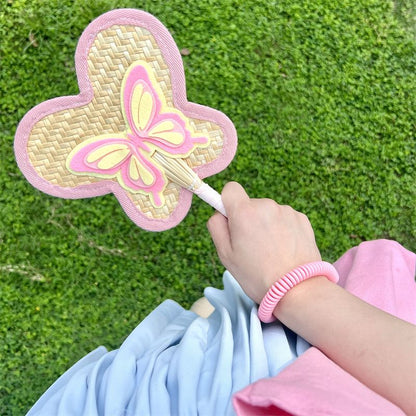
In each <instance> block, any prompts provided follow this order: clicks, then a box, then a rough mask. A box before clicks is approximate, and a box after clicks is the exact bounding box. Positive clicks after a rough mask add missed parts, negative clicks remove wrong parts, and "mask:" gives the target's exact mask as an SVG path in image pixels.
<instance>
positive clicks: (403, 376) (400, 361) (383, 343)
mask: <svg viewBox="0 0 416 416" xmlns="http://www.w3.org/2000/svg"><path fill="white" fill-rule="evenodd" d="M275 315H276V317H278V319H279V320H280V321H281V322H283V323H284V324H285V325H287V326H288V327H289V328H291V329H292V330H293V331H295V332H296V333H298V334H299V335H301V336H302V337H304V338H305V339H306V340H307V341H309V342H310V343H311V344H312V345H314V346H316V347H317V348H319V349H320V350H321V351H322V352H323V353H324V354H326V355H327V356H328V357H329V358H330V359H332V360H333V361H334V362H335V363H337V364H338V365H339V366H340V367H342V368H343V369H344V370H346V371H347V372H349V373H350V374H352V375H353V376H354V377H355V378H357V379H358V380H360V381H361V382H362V383H364V384H365V385H367V386H368V387H369V388H371V389H372V390H374V391H375V392H377V393H379V394H380V395H382V396H383V397H385V398H387V399H388V400H390V401H392V402H393V403H395V404H397V405H398V406H400V407H401V408H402V409H403V410H404V411H405V412H406V413H407V414H409V415H413V414H416V327H415V326H413V325H411V324H409V323H407V322H405V321H402V320H400V319H398V318H396V317H394V316H392V315H390V314H387V313H385V312H383V311H381V310H379V309H377V308H374V307H373V306H371V305H369V304H367V303H366V302H363V301H362V300H360V299H359V298H357V297H355V296H353V295H351V294H350V293H348V292H347V291H345V290H344V289H342V288H340V287H339V286H337V285H334V284H333V283H331V282H329V281H328V280H327V279H326V278H324V277H317V278H313V279H310V280H307V281H305V282H302V283H301V284H299V285H298V286H296V287H295V288H293V289H291V290H290V291H289V292H288V293H287V294H286V295H285V296H284V297H283V299H282V300H281V301H280V302H279V304H278V306H277V308H276V309H275Z"/></svg>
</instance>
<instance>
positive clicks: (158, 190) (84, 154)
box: [66, 61, 208, 207]
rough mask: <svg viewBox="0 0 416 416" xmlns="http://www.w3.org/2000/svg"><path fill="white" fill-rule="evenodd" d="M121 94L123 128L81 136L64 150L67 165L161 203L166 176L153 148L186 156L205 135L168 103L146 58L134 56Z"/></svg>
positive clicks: (167, 154) (171, 155) (167, 153)
mask: <svg viewBox="0 0 416 416" xmlns="http://www.w3.org/2000/svg"><path fill="white" fill-rule="evenodd" d="M120 100H121V111H122V113H123V117H124V120H125V122H126V131H125V132H119V133H115V134H103V135H99V136H96V137H93V138H90V139H87V140H85V141H83V142H82V143H80V144H79V145H77V146H76V147H75V148H74V149H73V150H72V151H71V153H70V154H69V155H68V158H67V161H66V165H67V169H69V170H70V171H71V172H72V173H73V174H75V175H90V176H93V177H98V178H104V179H110V178H115V179H116V180H117V181H118V183H119V185H120V186H121V187H122V188H123V189H125V190H126V191H128V192H132V193H144V194H146V195H149V197H150V200H151V202H152V204H153V205H154V206H156V207H160V206H162V205H163V204H164V198H163V191H164V189H165V187H166V185H167V179H166V177H165V175H164V173H163V169H162V168H161V166H160V165H158V163H157V162H156V161H155V160H154V159H153V158H152V155H153V153H154V152H155V151H158V152H161V153H163V154H164V155H166V156H168V157H181V158H184V157H187V156H189V154H190V153H191V152H192V151H194V149H195V148H196V147H197V146H206V145H207V144H208V139H207V138H206V137H201V136H198V135H197V134H195V133H194V132H193V130H192V129H191V127H190V125H189V122H188V121H187V118H186V116H185V115H184V114H183V113H182V112H181V111H179V110H178V109H176V108H173V107H169V106H168V105H167V104H166V99H165V96H164V94H163V92H162V90H161V88H160V87H159V85H158V83H157V80H156V79H155V77H154V75H153V73H152V70H151V67H150V66H149V65H148V64H147V63H146V62H143V61H138V62H135V63H133V64H132V65H131V66H130V67H129V69H128V70H127V71H126V74H125V76H124V78H123V82H122V85H121V97H120Z"/></svg>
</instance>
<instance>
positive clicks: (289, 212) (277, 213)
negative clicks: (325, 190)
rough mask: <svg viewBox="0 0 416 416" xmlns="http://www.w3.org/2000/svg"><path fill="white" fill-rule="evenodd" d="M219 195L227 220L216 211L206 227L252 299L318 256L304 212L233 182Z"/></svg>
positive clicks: (259, 300)
mask: <svg viewBox="0 0 416 416" xmlns="http://www.w3.org/2000/svg"><path fill="white" fill-rule="evenodd" d="M221 197H222V200H223V203H224V206H225V210H226V212H227V216H228V219H227V218H225V217H224V216H223V215H221V214H220V213H215V214H214V215H213V216H212V217H211V218H210V219H209V221H208V224H207V226H208V230H209V232H210V234H211V237H212V239H213V241H214V244H215V247H216V249H217V252H218V256H219V258H220V260H221V262H222V264H223V265H224V266H225V267H226V268H227V269H228V270H229V271H230V273H231V274H232V275H233V276H234V277H235V278H236V279H237V281H238V282H239V283H240V285H241V287H242V288H243V290H244V291H245V292H246V294H247V295H248V296H249V297H250V298H251V299H253V300H254V301H255V302H257V303H260V302H261V300H262V299H263V297H264V295H265V294H266V292H267V291H268V290H269V288H270V287H271V286H272V285H273V283H274V282H276V281H277V280H278V279H279V278H281V277H283V276H284V275H285V274H286V273H288V272H289V271H291V270H292V269H294V268H295V267H297V266H300V265H303V264H305V263H310V262H313V261H320V260H321V255H320V253H319V249H318V247H317V246H316V242H315V236H314V232H313V229H312V226H311V224H310V222H309V220H308V218H307V217H306V215H304V214H301V213H299V212H297V211H295V210H294V209H293V208H291V207H289V206H282V205H278V204H277V203H276V202H274V201H273V200H271V199H250V198H249V196H248V195H247V193H246V192H245V190H244V189H243V188H242V186H241V185H239V184H238V183H236V182H229V183H228V184H226V185H225V187H224V189H223V191H222V194H221Z"/></svg>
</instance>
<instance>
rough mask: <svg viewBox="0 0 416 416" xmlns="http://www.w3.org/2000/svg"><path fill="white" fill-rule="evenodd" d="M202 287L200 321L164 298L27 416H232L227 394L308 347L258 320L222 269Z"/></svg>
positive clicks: (82, 363) (65, 377) (251, 305)
mask: <svg viewBox="0 0 416 416" xmlns="http://www.w3.org/2000/svg"><path fill="white" fill-rule="evenodd" d="M223 281H224V290H219V289H214V288H207V289H205V296H206V298H207V299H208V300H209V301H210V303H211V304H212V305H213V306H214V307H215V311H214V312H213V313H212V314H211V315H210V316H209V317H208V318H201V317H199V316H198V315H196V314H195V313H194V312H191V311H188V310H185V309H183V308H182V307H181V306H180V305H178V304H177V303H176V302H173V301H171V300H167V301H165V302H163V303H162V304H161V305H159V306H158V307H157V308H156V309H155V310H154V311H153V312H152V313H150V315H149V316H147V317H146V319H144V321H143V322H141V323H140V324H139V325H138V326H137V328H136V329H135V330H134V331H133V332H132V333H131V334H130V335H129V337H128V338H127V339H126V340H125V341H124V343H123V344H122V345H121V347H120V348H119V349H118V350H115V351H110V352H108V351H107V350H106V349H105V348H104V347H99V348H97V349H96V350H94V351H92V352H91V353H89V354H88V355H86V356H85V357H84V358H82V359H81V360H80V361H79V362H78V363H76V364H75V365H74V366H73V367H72V368H70V369H69V370H68V371H67V372H66V373H65V374H63V375H62V376H61V377H60V378H59V379H58V380H57V381H56V382H55V383H54V384H53V385H52V386H51V387H50V388H49V389H48V390H47V391H46V392H45V393H44V394H43V396H42V397H41V398H40V399H39V400H38V401H37V402H36V404H35V405H34V406H33V407H32V409H31V410H30V411H29V413H28V416H35V415H42V416H48V415H53V416H64V415H65V416H66V415H74V416H81V415H85V416H94V415H106V416H118V415H129V416H132V415H180V416H185V415H197V414H198V415H209V416H212V415H232V414H234V410H233V407H232V403H231V396H232V395H233V394H234V393H235V392H237V391H239V390H241V389H243V388H244V387H246V386H247V385H249V384H251V383H253V382H255V381H257V380H259V379H261V378H264V377H271V376H275V375H277V374H278V373H279V372H280V371H281V370H282V369H283V368H284V367H286V366H287V365H289V364H290V363H291V362H292V361H293V360H295V359H296V358H297V357H298V356H299V355H300V354H302V353H303V352H304V351H306V349H308V348H309V344H308V343H307V342H306V341H304V340H303V339H302V338H300V337H298V336H296V334H294V333H293V332H291V331H289V330H288V329H287V328H285V327H283V326H282V325H281V324H279V323H272V324H267V325H265V324H262V323H261V322H260V321H259V319H258V317H257V307H256V305H255V304H254V303H253V302H252V301H251V300H250V299H249V298H248V297H247V296H246V295H245V294H244V292H243V291H242V289H241V288H240V286H239V285H238V283H237V282H236V280H235V279H234V278H233V277H232V276H231V274H230V273H228V272H225V273H224V278H223Z"/></svg>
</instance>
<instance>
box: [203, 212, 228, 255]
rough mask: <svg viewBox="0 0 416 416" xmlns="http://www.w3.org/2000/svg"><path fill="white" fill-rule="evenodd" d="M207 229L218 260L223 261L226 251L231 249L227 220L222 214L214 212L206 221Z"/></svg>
mask: <svg viewBox="0 0 416 416" xmlns="http://www.w3.org/2000/svg"><path fill="white" fill-rule="evenodd" d="M207 227H208V231H209V233H210V234H211V238H212V241H213V242H214V245H215V248H216V249H217V253H218V256H219V257H220V260H221V261H223V259H224V257H226V256H227V253H230V251H231V237H230V232H229V229H228V221H227V218H225V217H224V216H223V215H222V214H220V213H219V212H216V213H215V214H214V215H213V216H212V217H211V218H210V219H209V220H208V223H207Z"/></svg>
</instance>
